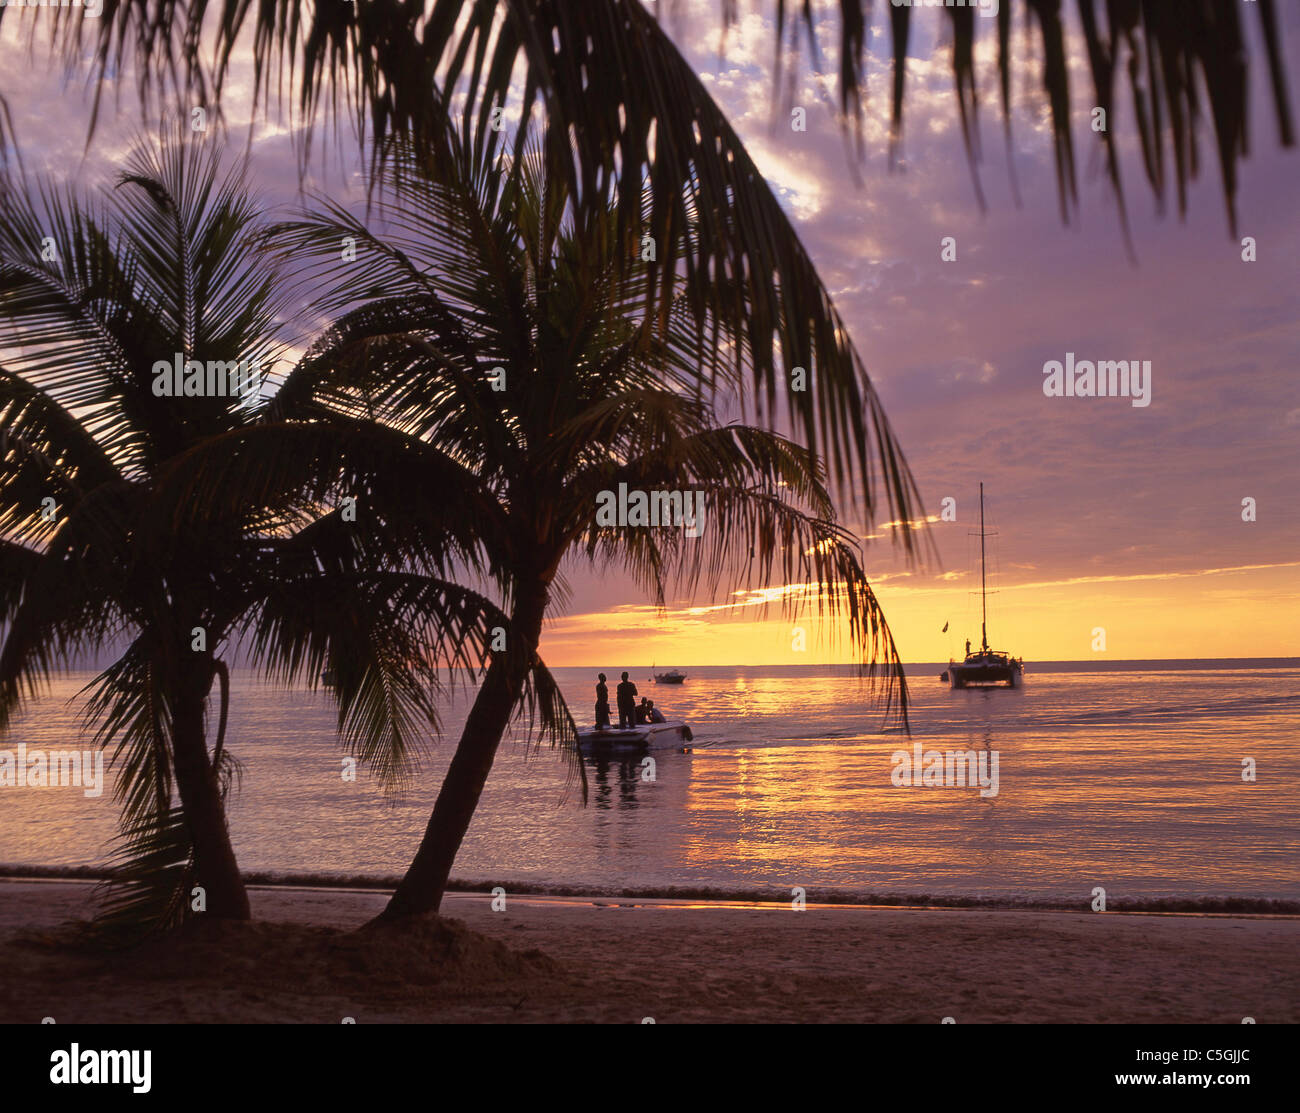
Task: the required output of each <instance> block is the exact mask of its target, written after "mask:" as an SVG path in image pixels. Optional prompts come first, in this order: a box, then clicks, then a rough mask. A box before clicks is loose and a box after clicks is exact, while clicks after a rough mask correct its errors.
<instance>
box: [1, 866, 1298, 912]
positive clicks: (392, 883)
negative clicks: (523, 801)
mask: <svg viewBox="0 0 1300 1113" xmlns="http://www.w3.org/2000/svg"><path fill="white" fill-rule="evenodd" d="M107 879H108V873H107V871H105V870H101V869H96V868H94V867H83V866H69V867H40V866H30V867H29V866H19V865H4V864H0V884H3V883H8V882H32V883H36V884H41V883H44V884H58V883H63V882H69V883H83V884H98V883H99V882H102V881H105V880H107ZM398 880H399V879H398V878H397V877H396V876H392V877H384V876H376V875H351V876H336V875H332V874H312V873H304V874H283V873H268V872H260V871H251V872H249V873H246V874H244V883H245V885H247V887H248V888H249V889H250V890H253V889H269V890H285V891H299V892H355V893H368V894H380V895H388V894H390V893H391V892H392V891H393V889H394V888H395V887H396V885H397V882H398ZM498 887H499V888H502V889H505V891H506V893H507V894H508V895H509V896H511V897H520V898H523V897H538V898H550V899H551V900H555V901H563V900H569V899H573V900H577V901H604V902H610V901H613V902H623V903H626V902H637V903H638V904H643V905H648V904H663V905H665V906H669V905H674V904H686V905H701V904H702V905H707V906H710V907H725V906H734V907H742V908H755V909H764V908H776V909H783V908H788V907H789V906H790V904H791V897H790V895H789V894H787V893H785V892H779V893H774V892H772V891H771V890H763V889H755V888H747V887H743V886H737V887H730V886H657V887H654V888H625V889H620V888H615V887H600V886H584V885H561V884H549V883H544V882H530V881H511V880H507V879H470V880H466V879H458V878H453V879H452V880H451V881H450V882H448V885H447V892H448V894H478V895H482V894H485V893H488V892H490V891H491V890H492V889H494V888H498ZM805 903H806V904H807V906H808V907H809V908H812V907H817V908H857V909H864V910H865V909H891V908H893V909H913V910H925V911H971V912H1071V913H1087V914H1088V915H1126V916H1226V917H1240V918H1271V919H1296V918H1300V900H1286V899H1282V898H1271V897H1221V896H1208V897H1196V898H1179V897H1160V898H1145V899H1142V898H1139V899H1124V898H1108V899H1107V908H1106V911H1105V912H1104V913H1098V912H1095V911H1093V909H1092V907H1091V902H1090V901H1088V900H1086V899H1084V900H1079V901H1075V902H1068V901H1064V900H1052V899H1041V900H1011V899H1007V898H998V897H963V896H944V895H935V894H930V893H911V894H909V893H874V892H870V891H866V890H849V889H834V888H819V887H816V886H808V887H805Z"/></svg>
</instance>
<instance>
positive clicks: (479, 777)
mask: <svg viewBox="0 0 1300 1113" xmlns="http://www.w3.org/2000/svg"><path fill="white" fill-rule="evenodd" d="M548 598H549V591H548V588H547V585H546V584H545V583H534V584H532V585H530V586H529V587H528V588H526V589H521V592H520V595H519V597H518V598H517V599H516V604H515V609H514V613H513V614H512V615H511V620H510V631H509V634H508V635H507V649H506V652H504V653H502V654H501V655H499V656H498V657H497V658H496V659H495V660H493V662H492V664H491V665H490V666H489V667H488V671H487V675H486V676H485V677H484V678H483V684H482V685H481V686H480V688H479V690H478V695H477V696H476V697H475V698H474V706H473V707H472V708H470V713H469V717H468V718H467V719H466V720H465V729H464V730H463V731H462V732H461V736H460V742H459V744H458V745H457V746H456V754H455V756H454V757H453V758H452V760H451V765H450V766H449V767H448V769H447V775H446V777H445V778H444V779H443V782H442V788H441V789H440V790H439V792H438V799H437V801H436V803H435V804H434V806H433V814H432V815H431V816H430V817H429V823H428V826H427V827H426V828H425V831H424V838H423V839H422V840H421V841H420V849H419V850H418V851H417V852H416V855H415V859H414V861H412V862H411V865H410V868H409V869H407V871H406V876H405V877H403V878H402V880H401V882H400V883H399V884H398V886H397V889H396V890H395V891H394V893H393V896H392V899H390V900H389V902H388V905H387V907H386V908H385V909H384V911H383V912H382V913H380V915H379V917H378V918H379V919H380V920H398V919H403V918H405V917H410V916H420V915H424V914H425V913H429V912H437V911H438V908H439V907H440V906H441V904H442V894H443V892H444V891H445V890H446V888H447V878H448V877H449V876H450V874H451V867H452V863H453V862H455V860H456V855H457V853H458V852H459V851H460V845H461V843H462V842H463V841H464V839H465V832H466V831H468V830H469V824H470V820H472V819H473V818H474V811H475V809H476V808H477V807H478V802H479V797H480V796H482V794H483V786H484V785H485V784H486V783H487V778H488V773H490V772H491V770H492V762H493V761H494V760H495V759H496V753H497V747H498V746H500V744H501V738H502V736H503V735H504V734H505V732H506V727H507V726H508V725H509V724H510V717H511V715H512V714H513V713H514V710H515V705H516V704H517V703H518V702H519V698H520V696H521V695H522V693H523V688H524V682H525V680H526V679H527V677H528V670H529V669H530V668H531V667H532V662H533V658H534V656H535V654H536V653H537V643H538V640H539V639H540V637H541V633H542V619H543V618H544V617H545V614H546V604H547V601H548Z"/></svg>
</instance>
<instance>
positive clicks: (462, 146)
mask: <svg viewBox="0 0 1300 1113" xmlns="http://www.w3.org/2000/svg"><path fill="white" fill-rule="evenodd" d="M553 150H554V143H553V141H552V137H551V135H550V133H547V134H546V135H545V136H543V138H542V139H541V140H540V141H538V142H537V143H534V144H531V145H529V146H526V147H525V148H524V151H523V155H522V157H521V158H520V159H519V160H517V161H515V160H511V159H505V158H502V159H498V160H496V161H494V162H492V163H490V164H484V162H483V161H482V159H481V157H480V155H481V151H480V149H479V148H478V147H477V146H476V143H475V141H474V139H473V137H472V136H465V135H464V133H462V132H459V131H458V130H457V129H455V128H452V127H450V126H449V127H448V129H447V130H446V131H445V132H444V135H443V138H442V141H441V143H440V144H439V146H438V147H437V149H436V150H435V151H433V152H432V154H433V157H432V158H423V157H418V156H416V155H414V154H413V153H412V152H411V150H410V149H409V148H406V147H403V148H401V149H400V150H398V151H396V152H395V153H394V154H393V156H392V158H391V159H390V160H389V161H388V162H387V163H386V165H385V168H384V170H383V172H382V173H381V175H380V177H379V179H378V182H377V189H378V200H379V201H380V202H382V205H381V208H380V212H381V213H382V215H383V221H382V223H383V225H384V227H383V229H382V230H376V229H374V228H372V227H371V226H370V225H368V224H367V223H366V222H364V221H362V220H360V219H357V218H355V217H354V216H352V215H350V214H349V212H348V211H347V210H346V209H344V208H343V207H341V206H339V205H336V204H331V203H330V202H328V201H322V202H320V210H321V211H319V212H317V213H307V214H305V215H304V216H303V217H302V218H301V219H299V220H296V221H292V222H287V223H285V224H282V225H280V226H278V227H277V228H276V229H275V230H274V232H273V233H272V237H271V238H272V239H273V241H274V242H275V243H276V245H277V246H278V248H279V249H280V250H281V251H282V252H283V253H284V254H285V255H286V256H287V257H289V258H292V259H295V260H297V261H298V265H299V266H300V267H301V268H303V269H304V271H309V272H314V273H317V274H321V275H324V276H325V277H324V289H323V291H322V294H321V309H322V310H324V311H327V312H337V311H339V310H340V309H341V308H342V307H343V306H345V305H347V304H348V303H350V302H353V301H354V300H355V298H356V296H357V291H358V290H362V291H366V292H367V298H368V300H367V301H366V302H365V304H364V305H362V306H361V307H360V308H359V309H355V310H353V311H354V312H358V313H362V314H365V315H366V316H367V317H368V319H371V320H374V321H378V320H383V321H385V322H387V327H386V330H385V331H386V335H385V336H384V338H383V342H382V343H376V342H372V343H371V344H370V346H369V348H368V351H367V359H366V360H365V361H364V362H363V361H353V362H351V363H349V364H348V365H346V366H340V367H338V368H336V369H326V368H322V375H321V378H320V379H319V380H318V385H317V389H318V390H320V391H324V392H329V393H332V394H333V396H335V397H338V396H340V395H345V394H346V395H349V396H352V397H353V398H354V401H353V403H352V404H353V405H357V406H362V405H363V406H364V408H365V409H366V411H367V412H368V413H370V414H372V415H373V416H374V417H375V419H376V420H377V421H380V422H382V423H384V424H387V425H391V426H394V427H396V428H398V429H400V430H402V431H403V432H404V433H409V434H411V435H414V436H418V438H419V440H420V442H421V445H422V451H424V452H426V453H428V454H430V455H441V456H443V457H445V458H446V459H447V461H448V463H447V468H448V469H449V470H450V469H451V468H459V469H461V471H462V478H461V480H460V482H461V484H462V486H463V488H464V489H466V490H471V491H473V492H474V493H475V496H476V501H477V503H478V505H479V507H480V510H479V514H478V518H477V523H476V524H477V525H478V526H479V527H480V529H481V541H482V546H481V551H482V563H483V566H484V567H485V568H488V569H491V570H492V571H494V572H496V574H497V576H498V577H499V580H500V582H501V584H502V586H503V588H504V593H505V599H504V604H503V610H505V611H506V612H508V614H509V623H508V626H507V627H506V630H505V642H504V646H501V645H498V647H497V648H498V649H500V652H497V653H495V654H494V655H493V656H492V658H491V662H490V664H489V666H488V668H487V671H486V674H485V675H484V677H483V680H482V683H481V685H480V686H479V688H478V691H477V694H476V696H475V699H474V702H473V705H472V706H471V708H470V711H469V714H468V717H467V720H466V723H465V727H464V730H463V732H462V734H461V738H460V741H459V743H458V745H457V748H456V752H455V755H454V757H453V759H452V762H451V764H450V766H449V768H448V771H447V774H446V778H445V780H444V782H443V785H442V788H441V790H440V792H439V794H438V798H437V802H436V804H435V807H434V809H433V813H432V815H431V817H430V820H429V823H428V826H427V829H426V832H425V836H424V839H423V841H422V843H421V845H420V848H419V851H418V852H417V854H416V856H415V859H414V860H413V862H412V864H411V866H410V868H409V870H408V872H407V874H406V876H405V877H404V879H403V880H402V882H401V884H400V885H399V886H398V888H397V891H396V893H395V894H394V896H393V898H392V901H391V902H390V904H389V906H388V908H387V910H386V912H385V918H388V919H396V918H401V917H405V916H410V915H414V914H420V913H424V912H430V911H436V910H437V908H438V906H439V903H440V901H441V898H442V894H443V890H444V888H445V885H446V882H447V878H448V875H449V871H450V869H451V866H452V863H453V861H454V859H455V855H456V852H457V850H458V849H459V847H460V845H461V841H462V839H463V838H464V835H465V832H466V830H467V828H468V827H469V823H470V820H471V818H472V816H473V814H474V811H475V808H476V806H477V804H478V800H479V796H480V794H481V792H482V790H483V787H484V784H485V782H486V779H487V777H488V774H489V772H490V770H491V768H492V764H493V761H494V759H495V755H496V752H497V749H498V746H499V744H500V742H501V739H502V737H503V735H504V733H505V731H506V730H507V728H508V726H509V724H510V722H511V720H512V719H513V718H514V717H515V715H516V713H517V712H518V710H519V708H520V700H521V697H522V696H523V695H524V693H525V691H526V689H527V686H528V685H529V683H530V676H532V674H533V673H534V671H535V670H537V669H539V668H542V667H543V666H542V664H541V661H540V659H539V657H538V644H539V640H540V637H541V633H542V626H543V622H544V619H545V617H546V614H547V612H548V610H549V608H550V606H551V604H552V603H553V602H554V600H555V598H556V596H557V594H559V593H561V591H562V581H561V578H560V577H561V566H562V564H563V562H564V561H565V559H566V558H574V557H576V558H578V559H585V560H587V561H590V562H591V563H592V564H593V565H595V566H597V567H607V566H614V567H621V568H623V569H625V570H627V571H629V572H630V573H631V574H632V575H633V576H634V577H635V578H636V580H637V581H638V582H639V583H640V584H642V585H643V586H644V587H645V588H646V589H648V590H649V591H650V592H651V593H652V594H653V595H654V597H655V598H657V599H658V600H659V601H660V603H661V604H662V602H663V601H664V599H665V598H666V594H667V592H668V591H669V589H670V587H671V585H673V584H683V583H684V584H687V585H690V586H692V587H693V586H698V585H702V586H703V587H704V588H705V589H706V590H707V591H709V592H710V593H714V594H716V593H717V592H719V591H724V590H725V591H733V590H738V589H741V588H744V587H769V586H771V585H773V583H774V582H779V583H780V584H782V585H790V588H791V589H790V591H789V592H788V594H785V595H784V599H783V603H784V604H785V606H786V609H787V611H788V612H789V613H791V614H795V615H797V614H798V613H800V611H801V610H802V608H804V607H806V606H807V607H812V606H816V607H819V608H822V609H823V610H824V612H825V613H826V614H828V615H830V616H832V617H836V618H847V623H848V630H849V637H850V639H851V640H852V643H853V645H854V646H855V647H856V648H857V649H858V650H859V651H860V653H861V655H862V660H863V664H864V667H865V668H866V669H867V671H868V672H872V671H873V670H872V666H873V665H875V664H877V663H882V664H883V666H884V667H883V670H882V671H883V673H884V677H885V689H884V701H885V705H886V708H887V710H892V711H893V712H895V713H897V714H900V715H901V716H902V718H903V720H904V721H905V720H906V707H907V701H906V684H905V681H904V679H903V674H902V668H901V664H900V662H899V659H898V655H897V652H896V650H895V648H894V643H893V639H892V636H891V634H890V632H889V628H888V626H887V624H886V622H885V619H884V616H883V614H882V613H881V611H880V608H879V606H878V604H877V601H876V598H875V596H874V594H873V592H872V590H871V587H870V584H869V582H868V580H867V577H866V574H865V572H864V571H863V568H862V565H861V562H860V558H859V553H858V546H857V544H856V541H855V539H854V537H853V536H852V534H850V533H848V532H847V531H846V530H844V529H843V528H842V527H840V526H839V525H837V524H836V522H835V511H834V505H833V501H832V497H831V492H830V490H829V489H828V486H827V477H826V473H825V465H824V460H823V459H822V458H820V457H819V456H818V454H817V453H816V452H815V451H813V450H812V449H810V448H808V447H806V446H800V445H798V444H796V443H794V442H793V441H791V440H789V439H787V438H786V437H784V436H781V435H780V434H778V433H777V432H774V431H773V430H772V429H771V428H770V427H768V426H767V425H765V424H753V423H750V422H748V421H746V420H744V419H743V417H742V418H739V419H737V420H735V421H731V422H725V421H721V420H719V413H720V412H721V411H722V410H724V409H725V408H728V407H730V408H732V409H734V410H735V411H737V412H738V413H740V414H743V412H744V411H745V410H746V409H747V408H748V407H749V406H750V405H751V404H752V403H753V401H754V400H753V399H752V398H751V397H750V394H749V382H750V379H749V375H748V372H749V370H750V368H751V359H752V356H751V352H750V342H749V338H748V336H747V335H746V334H745V333H744V332H737V331H735V330H732V329H731V328H729V327H728V323H727V320H726V319H725V314H718V315H714V314H712V313H710V312H708V311H707V309H706V311H705V313H704V314H703V316H702V317H697V314H696V313H695V312H694V311H692V310H691V308H690V307H689V306H688V304H687V292H686V283H685V282H684V281H681V280H676V288H675V289H674V290H673V292H672V296H671V298H670V299H669V301H668V303H667V304H668V306H669V312H668V313H667V317H666V320H659V319H657V318H655V317H653V316H648V315H647V314H646V311H645V307H646V302H647V295H648V293H649V288H650V286H651V285H652V284H655V283H660V282H662V281H663V276H662V275H661V274H656V273H655V272H654V270H653V269H652V268H650V267H647V266H629V265H628V264H627V258H628V256H629V255H630V254H631V252H630V251H629V246H630V245H628V244H627V243H626V242H625V241H622V240H620V238H619V237H618V234H617V232H618V218H617V212H616V211H615V210H614V209H613V208H610V209H607V210H606V211H604V212H603V213H600V214H598V215H597V216H596V218H594V219H591V218H588V217H587V216H586V215H585V214H584V213H583V211H582V210H581V209H580V208H579V207H578V206H576V205H575V204H573V197H572V193H571V191H570V184H569V183H568V182H567V181H566V179H565V178H564V176H563V175H557V174H555V173H553V169H554V162H553V154H552V152H553ZM429 166H436V167H437V168H438V170H437V172H436V173H435V174H430V173H428V172H427V168H428V167H429ZM649 198H650V192H649V190H647V202H646V203H647V205H650V204H652V203H653V202H652V201H651V200H650V199H649ZM688 215H690V216H691V217H694V215H695V214H694V212H693V211H692V210H690V209H689V208H688ZM346 242H352V243H355V244H356V256H355V260H351V259H343V258H341V255H340V252H339V250H338V247H339V244H340V243H346ZM726 296H727V298H728V299H729V300H728V306H727V308H728V312H732V311H735V310H737V309H739V310H741V311H742V312H743V308H744V306H745V305H746V304H747V303H749V302H750V301H752V299H753V298H754V297H755V294H754V291H753V288H752V286H751V284H749V283H741V282H736V283H731V284H728V287H727V291H726ZM875 430H876V436H878V437H880V438H881V439H882V440H884V441H886V442H889V443H890V444H891V445H892V434H891V433H890V431H889V428H888V425H887V423H886V422H885V421H884V419H883V417H882V416H879V415H877V416H876V419H875ZM903 481H904V482H910V480H909V479H908V478H907V477H906V476H905V475H904V476H903ZM271 482H272V483H273V484H276V483H284V485H285V486H286V487H287V486H291V485H292V480H291V479H284V480H280V479H277V478H272V480H271ZM624 484H625V485H626V486H627V488H628V489H629V490H632V491H647V492H649V491H652V490H676V491H684V490H689V491H691V492H698V493H699V494H700V495H701V496H702V497H703V499H704V504H705V506H706V508H707V510H706V521H705V523H704V527H705V528H704V529H703V532H702V535H701V536H699V537H698V538H693V537H689V536H687V535H686V532H685V531H684V530H682V529H681V528H676V529H673V528H667V529H665V528H656V527H654V526H647V525H637V524H635V523H634V524H631V525H626V526H625V525H622V524H619V525H617V526H611V525H609V524H608V523H605V522H602V521H601V520H600V519H599V518H598V516H597V508H598V505H599V504H600V501H601V498H602V495H603V493H605V492H614V491H617V490H619V488H620V485H624ZM778 577H779V580H778ZM801 589H803V590H801ZM546 726H547V729H549V730H550V731H551V732H552V733H553V735H554V736H555V737H557V738H560V739H561V740H564V741H572V724H571V720H569V717H568V715H567V712H563V713H562V714H558V715H552V717H551V719H550V721H549V722H548V723H547V724H546Z"/></svg>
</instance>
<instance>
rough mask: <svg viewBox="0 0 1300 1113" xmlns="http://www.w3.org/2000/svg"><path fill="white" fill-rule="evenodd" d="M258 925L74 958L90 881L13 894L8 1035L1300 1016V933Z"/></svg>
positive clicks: (458, 911) (651, 924)
mask: <svg viewBox="0 0 1300 1113" xmlns="http://www.w3.org/2000/svg"><path fill="white" fill-rule="evenodd" d="M251 895H252V901H253V911H254V915H255V916H256V917H257V920H256V922H254V923H253V924H250V925H222V924H214V923H208V924H206V925H199V926H198V927H197V928H196V929H195V930H193V931H189V932H187V933H186V934H185V935H184V936H182V937H179V938H170V939H167V940H164V941H161V942H156V943H153V944H150V945H148V946H146V947H145V948H143V949H139V950H136V951H131V952H125V953H109V954H104V953H98V952H91V951H86V950H85V949H83V948H79V947H75V946H72V945H70V942H69V940H70V938H71V937H72V936H71V931H70V926H69V924H70V921H77V920H84V919H85V918H87V917H88V916H89V915H90V913H91V909H92V904H91V900H92V887H91V886H90V885H87V884H84V883H77V882H63V881H61V882H32V881H5V880H0V1022H18V1023H32V1022H37V1021H39V1020H41V1018H42V1017H46V1016H51V1017H53V1018H54V1019H55V1020H56V1021H58V1022H59V1023H74V1022H111V1023H118V1022H139V1021H150V1022H204V1021H222V1022H305V1023H327V1024H337V1023H339V1022H340V1021H341V1020H342V1019H343V1018H344V1017H352V1018H354V1019H355V1020H356V1021H357V1023H378V1022H406V1023H410V1022H418V1023H427V1022H457V1023H463V1022H476V1021H488V1022H502V1021H508V1022H556V1021H578V1022H602V1023H639V1022H641V1021H642V1020H643V1018H645V1017H653V1018H654V1020H655V1021H656V1022H657V1023H660V1024H677V1023H689V1022H732V1021H742V1022H777V1023H788V1022H806V1021H831V1022H867V1023H920V1024H935V1023H939V1022H940V1021H942V1019H943V1018H944V1017H952V1018H953V1019H954V1020H955V1021H956V1022H957V1023H980V1022H996V1023H1036V1022H1053V1021H1055V1022H1067V1023H1112V1022H1133V1023H1151V1022H1173V1023H1230V1024H1239V1023H1240V1022H1241V1019H1242V1017H1245V1016H1250V1017H1254V1018H1255V1020H1256V1021H1257V1022H1258V1023H1261V1024H1263V1023H1279V1022H1285V1023H1296V1022H1297V1021H1300V918H1286V917H1230V916H1184V915H1166V916H1155V915H1123V914H1095V913H1072V912H1040V911H1035V912H1027V911H985V910H979V911H976V910H968V909H960V910H937V909H900V908H873V909H863V908H853V907H842V906H822V907H816V906H810V907H809V908H808V909H807V910H806V911H802V912H795V911H792V910H791V909H790V908H788V907H786V906H781V907H775V906H774V907H764V908H754V907H752V906H742V907H734V906H728V905H725V904H712V905H709V904H702V903H693V902H686V901H662V902H660V901H644V900H637V901H631V900H629V901H618V900H611V899H609V898H590V899H581V898H539V897H516V898H507V907H506V909H505V911H500V912H496V911H493V910H492V908H491V898H490V897H489V896H488V895H487V894H472V893H455V894H449V895H448V897H447V899H446V901H445V902H444V905H443V913H444V916H445V917H446V920H444V921H442V922H439V921H432V922H424V923H420V924H418V925H414V926H411V927H408V928H406V929H404V930H402V931H396V932H394V931H380V932H374V931H369V932H358V931H357V930H356V929H358V928H360V927H361V926H362V925H363V924H365V923H366V921H367V920H368V919H369V918H370V917H372V916H373V915H374V914H375V913H376V912H378V911H379V909H380V908H382V907H383V904H384V901H385V896H384V895H383V894H381V893H367V892H354V891H346V890H333V891H327V890H301V889H289V888H271V887H267V888H255V889H253V890H252V894H251Z"/></svg>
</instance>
